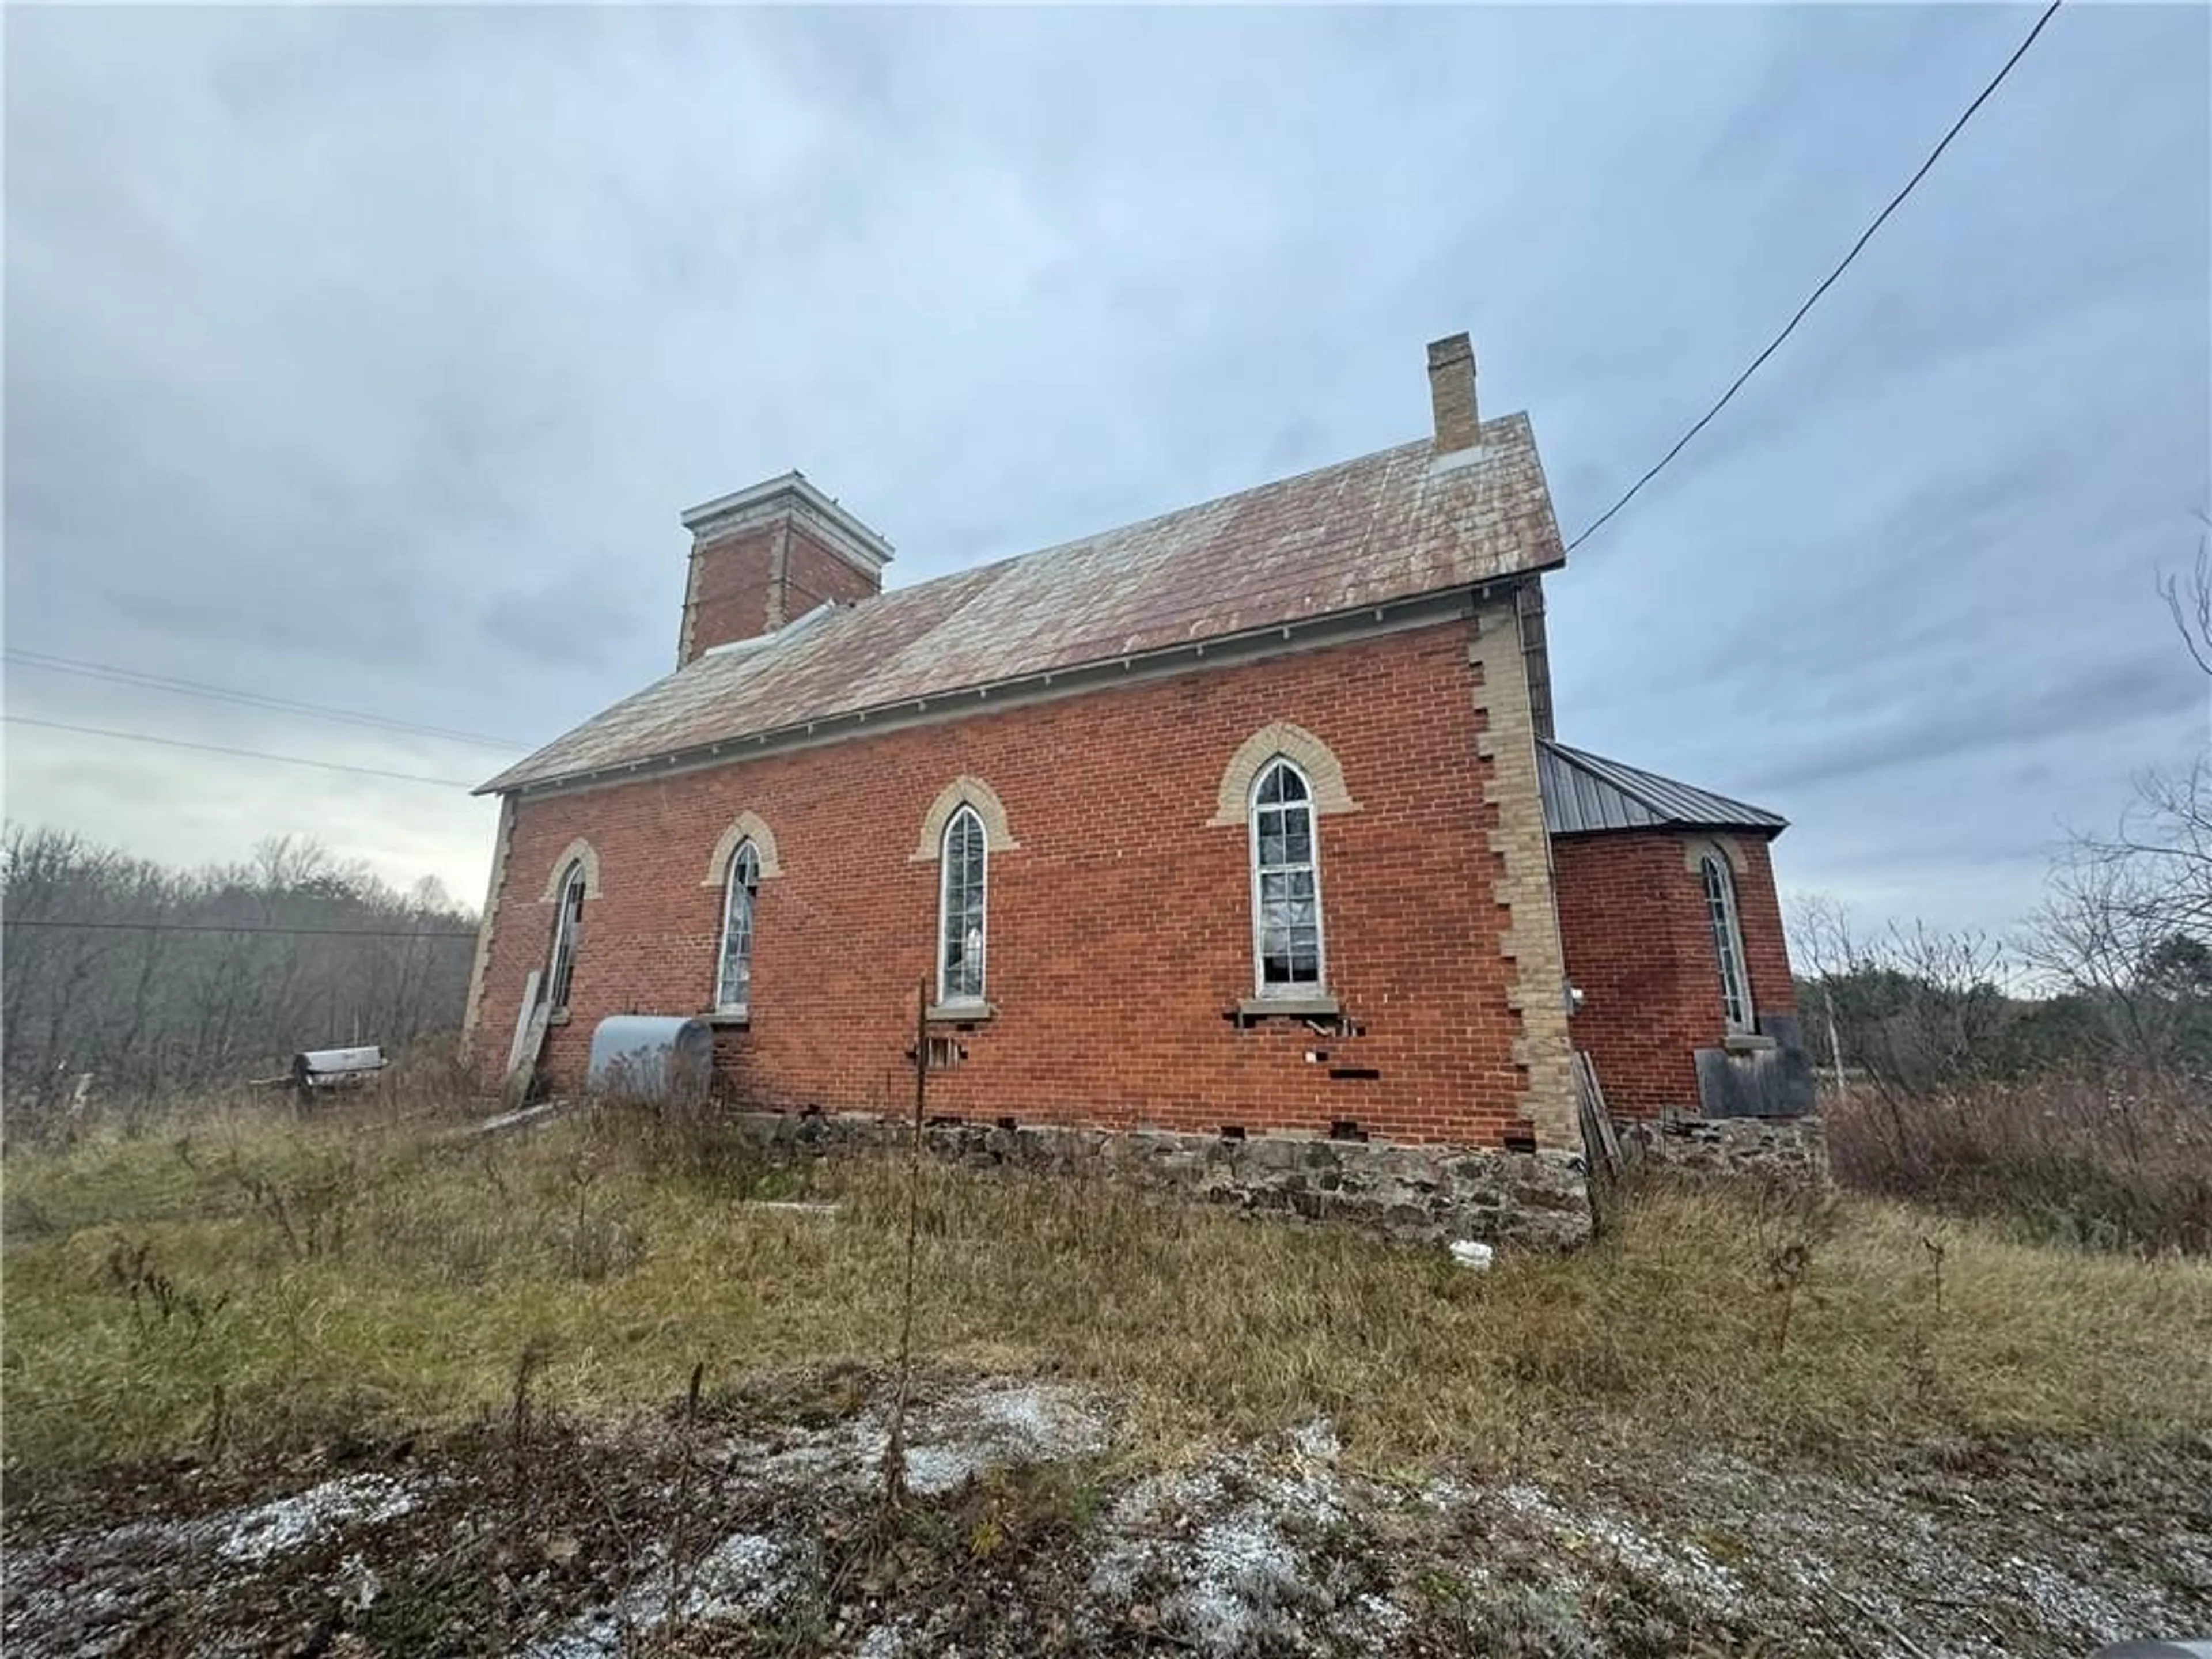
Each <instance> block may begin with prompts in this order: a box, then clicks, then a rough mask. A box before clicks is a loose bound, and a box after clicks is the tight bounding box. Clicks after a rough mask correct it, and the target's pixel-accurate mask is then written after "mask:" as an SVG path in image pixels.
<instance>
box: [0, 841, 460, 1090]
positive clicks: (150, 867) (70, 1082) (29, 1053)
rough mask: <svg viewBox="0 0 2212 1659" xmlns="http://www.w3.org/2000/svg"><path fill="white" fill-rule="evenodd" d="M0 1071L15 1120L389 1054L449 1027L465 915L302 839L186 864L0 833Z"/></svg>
mask: <svg viewBox="0 0 2212 1659" xmlns="http://www.w3.org/2000/svg"><path fill="white" fill-rule="evenodd" d="M0 925H4V933H5V941H4V942H5V950H6V956H5V966H4V972H0V1079H4V1084H5V1087H6V1091H7V1097H8V1109H9V1116H10V1118H11V1120H13V1121H12V1122H11V1125H10V1127H11V1128H17V1129H20V1128H21V1127H26V1126H25V1123H24V1120H25V1118H26V1116H28V1117H29V1119H30V1121H31V1124H32V1126H35V1124H36V1123H37V1122H39V1121H43V1120H45V1119H46V1117H48V1116H49V1115H51V1114H52V1113H54V1112H56V1111H62V1110H67V1109H69V1108H70V1105H71V1104H72V1103H76V1102H80V1101H93V1100H98V1101H108V1102H114V1101H122V1102H129V1103H135V1102H140V1101H152V1100H156V1099H159V1098H161V1097H163V1096H165V1095H170V1094H174V1093H177V1092H179V1091H190V1090H198V1089H205V1088H209V1087H214V1086H221V1085H227V1084H233V1083H238V1082H244V1081H247V1080H250V1079H253V1078H255V1077H258V1076H269V1075H273V1074H276V1073H281V1072H283V1071H284V1070H285V1069H286V1067H287V1066H288V1065H289V1061H290V1059H291V1056H292V1055H293V1054H295V1053H297V1052H299V1051H300V1050H301V1049H305V1048H330V1047H337V1046H343V1045H346V1044H349V1043H352V1042H356V1041H358V1042H363V1043H370V1042H374V1043H380V1044H382V1045H383V1046H384V1047H385V1048H386V1052H387V1053H389V1052H391V1051H392V1050H394V1049H396V1048H403V1047H404V1046H406V1045H408V1044H410V1043H413V1042H416V1041H417V1040H419V1039H421V1038H422V1037H424V1036H428V1035H430V1034H433V1033H437V1032H443V1031H450V1030H457V1029H458V1028H459V1024H460V1022H461V1014H462V1006H463V1003H464V1001H465V998H466V996H467V994H468V981H469V969H470V964H471V959H472V955H473V951H474V944H473V940H474V935H475V931H476V926H477V917H476V915H475V913H474V912H473V911H471V910H470V909H468V908H465V907H464V906H462V905H460V904H459V903H457V902H454V900H453V898H452V896H450V895H448V894H447V892H446V890H444V888H443V887H441V885H440V884H438V883H437V882H436V881H435V879H425V880H424V881H422V882H421V883H419V884H416V886H415V887H414V888H412V889H411V890H409V891H407V892H404V893H402V892H400V891H398V890H395V889H394V888H392V886H390V885H389V884H386V883H385V882H384V881H382V880H380V878H377V877H376V876H374V874H372V873H370V872H369V871H368V868H367V867H366V866H363V865H360V864H357V863H343V862H341V861H339V860H337V859H335V858H333V857H332V856H331V854H330V853H329V852H328V851H326V850H325V848H321V847H319V846H318V845H316V844H315V843H314V842H312V841H307V840H303V839H300V838H297V837H293V836H281V837H277V838H275V839H272V840H269V841H264V842H262V843H261V844H260V845H259V846H258V847H257V848H255V849H254V852H253V856H252V859H251V860H248V861H246V862H245V863H242V864H234V865H211V866H207V867H205V868H203V869H198V870H180V869H175V868H172V867H170V866H165V865H162V864H159V863H156V862H155V861H153V860H148V859H142V858H136V857H133V856H132V855H131V854H128V853H125V852H123V851H121V850H119V849H118V848H112V847H104V846H100V845H99V844H98V843H96V842H89V841H87V840H86V839H84V838H83V837H82V836H76V835H74V834H70V833H67V832H64V831H61V830H57V829H43V828H36V827H31V826H25V825H14V824H11V825H9V827H8V829H7V831H6V834H5V836H4V839H0Z"/></svg>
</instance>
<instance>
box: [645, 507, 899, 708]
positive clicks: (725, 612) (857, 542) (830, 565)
mask: <svg viewBox="0 0 2212 1659" xmlns="http://www.w3.org/2000/svg"><path fill="white" fill-rule="evenodd" d="M684 528H685V529H686V530H688V531H690V532H691V574H690V580H687V581H686V582H685V583H684V627H683V632H682V634H681V635H679V637H678V645H677V653H676V663H677V666H678V667H679V668H680V667H682V666H683V665H684V664H685V663H688V662H690V661H692V660H693V659H696V658H697V657H699V656H701V655H703V654H704V653H706V652H708V651H709V650H712V649H713V648H714V647H715V646H718V645H729V644H732V643H733V642H735V641H739V640H751V639H758V638H761V637H763V635H769V634H773V633H774V632H775V630H776V629H779V628H781V627H782V626H784V624H785V623H791V622H795V621H797V620H798V619H799V617H803V616H805V614H806V613H807V612H808V611H811V610H813V609H814V608H815V606H817V605H820V604H822V603H823V601H824V600H836V602H838V603H840V604H843V605H851V604H854V603H857V602H858V601H860V600H861V599H873V598H874V597H875V596H876V595H877V594H878V593H880V592H883V588H884V565H886V564H888V563H889V562H890V556H891V546H890V543H889V542H887V541H885V540H884V538H882V537H881V536H879V535H878V534H877V533H876V532H874V531H872V530H871V529H869V528H868V526H866V525H865V524H863V523H861V522H860V520H859V519H857V518H855V517H854V515H853V514H852V513H848V512H847V511H846V510H845V509H844V508H843V507H840V506H839V505H838V504H837V502H836V500H835V499H833V498H832V497H830V496H828V495H823V493H822V492H821V491H820V490H819V489H816V488H815V487H814V486H813V485H812V484H811V483H808V482H807V481H806V477H805V474H804V473H799V472H787V473H785V474H784V475H783V476H782V477H780V478H770V479H769V480H768V482H766V483H757V484H755V485H754V486H753V487H752V488H751V489H740V490H739V491H738V493H737V494H736V495H724V496H722V497H720V499H718V500H715V501H708V502H707V503H706V504H705V505H703V506H701V507H693V508H692V509H691V510H690V512H688V513H685V514H684Z"/></svg>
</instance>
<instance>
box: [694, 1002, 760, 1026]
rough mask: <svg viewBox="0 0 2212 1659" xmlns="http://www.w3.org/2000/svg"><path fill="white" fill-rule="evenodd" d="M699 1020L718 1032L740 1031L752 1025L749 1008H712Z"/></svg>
mask: <svg viewBox="0 0 2212 1659" xmlns="http://www.w3.org/2000/svg"><path fill="white" fill-rule="evenodd" d="M700 1018H702V1019H703V1020H705V1021H706V1022H707V1024H709V1025H711V1026H713V1027H714V1029H715V1030H718V1031H742V1030H745V1029H746V1028H747V1027H749V1026H750V1025H751V1024H752V1023H753V1016H752V1011H751V1010H750V1009H749V1008H713V1009H709V1010H708V1012H705V1013H703V1014H702V1015H701V1016H700Z"/></svg>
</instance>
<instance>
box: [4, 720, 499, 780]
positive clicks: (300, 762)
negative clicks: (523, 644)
mask: <svg viewBox="0 0 2212 1659" xmlns="http://www.w3.org/2000/svg"><path fill="white" fill-rule="evenodd" d="M0 720H6V721H8V722H9V724H11V725H14V726H44V727H45V728H46V730H48V731H50V732H82V734H83V735H84V736H86V737H88V738H121V739H122V740H123V741H125V742H126V743H157V744H161V745H162V746H163V747H164V748H167V749H197V750H201V751H202V752H203V753H205V754H210V755H237V756H240V757H243V758H245V759H246V760H264V761H282V762H283V763H284V764H285V765H287V766H319V767H320V768H321V769H323V770H324V771H325V772H350V773H352V774H354V775H356V777H364V778H397V779H398V781H400V782H402V783H435V784H436V785H437V786H438V787H441V788H442V789H473V788H475V787H476V786H475V785H474V784H472V783H466V782H464V781H462V780H460V779H459V778H431V777H425V776H423V775H422V774H421V773H419V772H387V771H386V770H384V769H382V768H381V767H375V766H348V765H346V764H344V763H343V762H339V761H325V760H310V759H308V758H307V757H306V756H304V755H272V754H270V753H269V752H268V751H267V750H262V749H233V748H231V747H230V746H228V744H220V743H192V742H190V741H188V740H187V739H185V738H161V737H156V736H155V735H154V734H153V733H152V732H116V731H111V730H110V729H109V728H107V727H106V726H76V725H72V724H71V723H70V722H69V721H68V720H38V719H35V718H33V716H31V715H29V714H0Z"/></svg>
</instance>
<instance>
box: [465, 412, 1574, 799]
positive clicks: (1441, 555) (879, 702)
mask: <svg viewBox="0 0 2212 1659" xmlns="http://www.w3.org/2000/svg"><path fill="white" fill-rule="evenodd" d="M1481 440H1482V441H1481V442H1480V445H1478V446H1477V447H1475V448H1474V449H1471V450H1464V451H1462V452H1459V453H1455V454H1450V455H1446V456H1443V457H1437V456H1435V455H1434V453H1433V448H1434V446H1433V445H1432V444H1431V441H1429V440H1428V439H1425V438H1424V439H1422V440H1420V441H1418V442H1415V443H1410V444H1403V445H1401V446H1400V447H1397V448H1395V449H1385V450H1382V451H1380V452H1378V453H1375V454H1372V455H1367V456H1363V457H1362V458H1360V459H1358V460H1352V461H1344V462H1341V463H1340V464H1338V465H1334V466H1326V467H1322V468H1321V469H1320V470H1319V471H1314V472H1306V473H1302V474H1300V475H1299V476H1297V477H1292V478H1285V479H1283V480H1281V481H1279V482H1278V483H1270V484H1262V485H1261V486H1260V487H1259V488H1258V489H1248V490H1245V491H1244V492H1243V494H1241V495H1227V496H1224V497H1222V498H1221V499H1220V500H1218V501H1207V502H1205V503H1203V504H1202V505H1200V506H1197V507H1184V508H1182V510H1181V511H1179V512H1175V513H1167V514H1165V515H1164V516H1162V517H1160V518H1157V519H1148V520H1145V521H1144V522H1143V523H1141V524H1134V525H1130V526H1126V527H1125V528H1122V529H1120V530H1109V531H1107V532H1105V533H1103V535H1097V536H1091V537H1087V538H1084V539H1083V540H1081V541H1074V542H1067V543H1065V544H1061V545H1060V546H1058V547H1054V548H1048V549H1046V550H1044V551H1042V552H1038V553H1030V554H1026V555H1024V556H1022V557H1019V558H1015V559H1008V560H1006V561H1003V562H1000V563H998V564H992V565H986V566H984V567H982V568H980V569H975V570H964V571H961V572H958V573H957V574H952V575H949V576H940V577H939V578H937V579H936V580H933V581H927V582H922V583H920V584H918V585H916V586H913V587H907V588H897V589H894V590H892V591H891V592H886V593H884V594H882V595H880V596H878V597H877V598H874V599H865V600H863V601H861V602H860V604H858V605H850V606H844V605H841V606H839V607H837V609H836V611H833V612H831V613H830V614H829V615H827V616H825V617H820V618H818V619H817V620H815V621H813V622H811V623H809V625H808V626H807V627H806V628H805V629H804V630H803V631H800V630H799V629H797V628H796V627H795V626H794V627H793V628H789V629H785V630H784V631H783V633H781V634H779V635H775V636H772V637H771V638H770V639H769V641H766V642H765V643H763V645H762V646H760V647H757V648H754V649H748V650H742V651H725V652H709V653H706V654H704V655H702V656H700V657H698V658H697V659H695V660H693V661H691V662H690V663H687V664H685V665H684V666H683V667H681V668H679V669H678V670H677V671H676V672H674V673H672V674H671V675H669V676H668V677H667V678H665V679H662V680H659V681H657V682H656V683H655V684H652V685H649V686H647V688H646V689H645V690H642V691H640V692H638V693H637V694H636V695H635V696H631V697H629V698H627V699H626V700H624V701H623V702H619V703H617V704H616V705H615V706H614V707H613V708H610V709H608V710H606V711H605V713H603V714H598V715H595V716H594V717H593V718H592V719H591V720H586V722H585V723H584V724H583V725H581V726H578V727H577V728H576V729H575V730H574V731H573V732H569V733H568V735H566V736H565V737H562V738H556V739H555V740H554V741H553V742H552V743H550V744H547V745H546V746H545V747H544V748H543V749H541V750H538V752H537V753H536V754H534V755H532V756H531V757H529V758H528V759H527V760H525V761H522V762H520V763H518V764H517V765H514V766H512V767H509V768H508V769H507V770H506V771H504V772H502V773H501V774H500V775H498V776H497V777H495V778H494V779H492V780H491V781H489V783H487V784H484V785H483V787H482V788H481V789H479V790H478V792H477V793H495V792H501V791H507V790H513V789H520V788H523V787H527V786H531V785H542V784H550V783H554V782H558V781H582V780H585V779H586V778H587V777H590V776H592V775H600V774H605V773H609V772H612V771H617V770H628V769H633V768H636V767H640V766H642V765H645V764H647V763H654V764H659V763H674V762H678V761H680V760H681V759H683V758H684V757H691V756H693V755H694V754H695V751H696V757H698V758H702V759H703V758H706V757H708V755H711V754H712V753H713V752H714V745H716V744H727V743H732V742H736V741H738V740H743V741H745V742H746V743H748V744H752V743H754V742H761V743H765V742H767V741H769V740H770V739H771V738H773V737H775V736H777V735H780V734H786V733H793V732H806V731H808V730H810V729H811V728H812V727H813V726H815V725H817V723H820V722H825V721H834V720H842V719H846V718H848V717H858V716H861V715H864V714H873V713H875V712H876V711H878V710H884V711H897V710H902V709H912V708H915V706H916V705H917V704H919V703H921V702H925V701H926V700H928V699H932V698H937V697H942V696H947V695H950V694H952V693H957V692H974V691H976V690H980V689H988V688H995V687H998V686H1000V685H1005V684H1010V683H1012V682H1015V681H1019V680H1025V679H1030V678H1042V676H1045V675H1048V674H1052V675H1059V674H1063V673H1066V672H1068V671H1073V670H1075V669H1078V668H1083V667H1087V666H1091V665H1099V664H1103V663H1114V662H1119V661H1121V660H1124V659H1132V658H1136V657H1140V656H1145V655H1146V654H1148V653H1158V652H1162V651H1168V650H1173V649H1177V648H1183V649H1187V648H1188V647H1191V646H1192V645H1193V644H1194V643H1197V642H1200V641H1212V640H1216V639H1220V638H1224V637H1226V636H1231V635H1247V634H1250V633H1253V632H1255V631H1256V630H1261V629H1273V628H1276V627H1284V626H1290V625H1292V624H1297V623H1308V622H1312V621H1315V620H1317V619H1320V618H1323V617H1334V616H1340V615H1342V614H1344V613H1347V612H1353V611H1362V610H1365V609H1367V608H1370V607H1373V606H1376V605H1384V604H1395V603H1397V602H1399V601H1401V600H1407V599H1418V598H1420V597H1423V596H1425V595H1428V594H1436V593H1445V592H1452V591H1454V590H1458V589H1464V588H1468V587H1473V586H1477V585H1479V584H1480V583H1482V582H1485V581H1490V580H1497V579H1498V578H1501V577H1507V576H1513V575H1517V574H1522V573H1523V572H1527V571H1534V570H1542V569H1547V568H1551V567H1552V566H1554V565H1557V564H1559V562H1561V561H1562V560H1563V559H1564V557H1565V554H1564V552H1563V551H1562V550H1561V547H1560V543H1559V525H1558V522H1557V521H1556V520H1554V519H1553V515H1552V500H1551V495H1550V492H1549V491H1548V490H1547V489H1546V488H1545V483H1544V471H1543V467H1542V465H1541V463H1540V462H1539V461H1538V459H1537V458H1536V444H1535V439H1534V435H1532V434H1531V432H1530V430H1529V427H1528V416H1526V415H1508V416H1503V417H1501V418H1499V419H1497V420H1493V421H1487V422H1484V423H1483V426H1482V428H1481ZM978 704H979V706H981V698H979V699H978ZM860 729H866V728H865V727H863V728H860Z"/></svg>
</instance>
